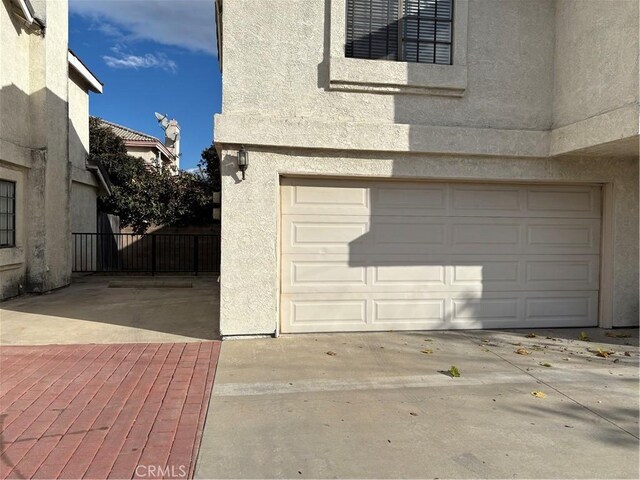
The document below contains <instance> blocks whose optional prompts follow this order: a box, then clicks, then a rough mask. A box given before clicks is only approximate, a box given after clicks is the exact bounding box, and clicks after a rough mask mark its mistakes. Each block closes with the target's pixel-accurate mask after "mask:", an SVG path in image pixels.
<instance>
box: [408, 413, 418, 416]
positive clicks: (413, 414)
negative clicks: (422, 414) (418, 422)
mask: <svg viewBox="0 0 640 480" xmlns="http://www.w3.org/2000/svg"><path fill="white" fill-rule="evenodd" d="M409 415H411V416H412V417H417V416H418V414H417V413H416V412H409Z"/></svg>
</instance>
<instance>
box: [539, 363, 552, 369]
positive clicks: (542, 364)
mask: <svg viewBox="0 0 640 480" xmlns="http://www.w3.org/2000/svg"><path fill="white" fill-rule="evenodd" d="M540 366H541V367H547V368H550V367H551V364H550V363H541V364H540Z"/></svg>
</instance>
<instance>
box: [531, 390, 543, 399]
mask: <svg viewBox="0 0 640 480" xmlns="http://www.w3.org/2000/svg"><path fill="white" fill-rule="evenodd" d="M531 395H533V396H534V397H536V398H547V394H546V393H544V392H538V391H535V392H531Z"/></svg>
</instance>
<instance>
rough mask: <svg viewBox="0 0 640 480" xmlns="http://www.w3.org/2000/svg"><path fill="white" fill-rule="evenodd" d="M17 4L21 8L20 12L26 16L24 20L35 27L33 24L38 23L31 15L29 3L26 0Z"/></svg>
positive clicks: (21, 0)
mask: <svg viewBox="0 0 640 480" xmlns="http://www.w3.org/2000/svg"><path fill="white" fill-rule="evenodd" d="M16 2H17V3H18V6H19V7H20V11H21V12H22V15H23V16H24V20H25V21H26V22H27V24H29V25H33V23H34V22H35V21H36V18H35V17H34V16H33V15H32V14H31V12H32V9H31V8H29V6H30V5H29V4H28V3H27V1H26V0H16Z"/></svg>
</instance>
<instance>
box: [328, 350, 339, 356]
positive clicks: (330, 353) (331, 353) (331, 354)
mask: <svg viewBox="0 0 640 480" xmlns="http://www.w3.org/2000/svg"><path fill="white" fill-rule="evenodd" d="M327 355H329V356H330V357H335V356H336V355H337V353H336V352H332V351H331V350H329V351H328V352H327Z"/></svg>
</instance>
